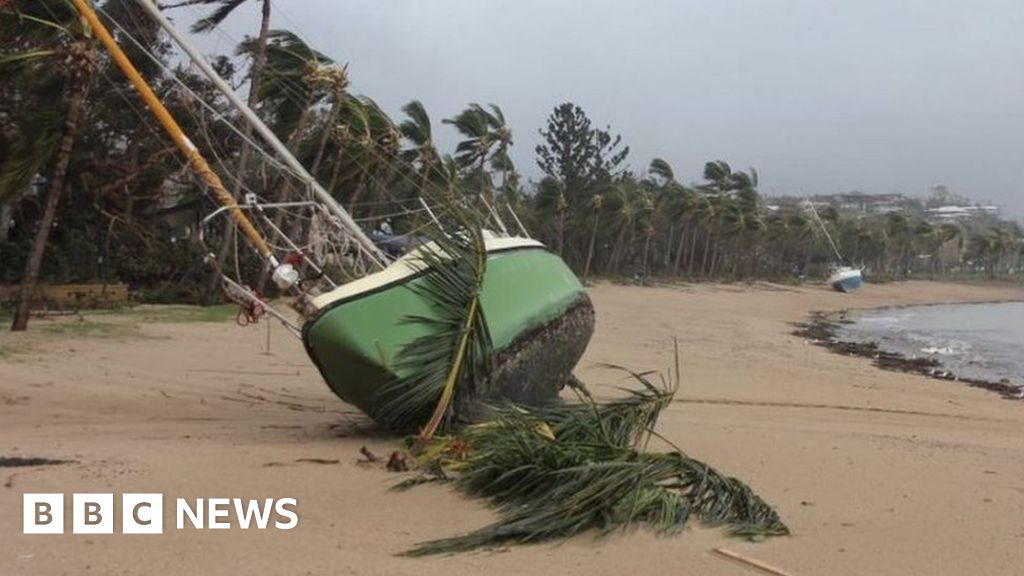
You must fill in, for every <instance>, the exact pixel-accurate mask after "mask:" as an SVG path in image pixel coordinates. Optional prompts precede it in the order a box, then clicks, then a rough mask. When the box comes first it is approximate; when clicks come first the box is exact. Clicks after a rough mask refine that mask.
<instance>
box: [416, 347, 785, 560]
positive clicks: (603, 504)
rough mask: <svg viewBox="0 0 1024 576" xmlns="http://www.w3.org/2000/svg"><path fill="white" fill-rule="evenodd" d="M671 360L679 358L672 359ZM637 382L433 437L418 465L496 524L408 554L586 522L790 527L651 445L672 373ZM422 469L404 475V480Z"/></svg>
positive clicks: (544, 535)
mask: <svg viewBox="0 0 1024 576" xmlns="http://www.w3.org/2000/svg"><path fill="white" fill-rule="evenodd" d="M677 364H678V363H677ZM631 374H632V376H633V377H634V378H635V379H636V380H637V381H638V382H639V383H640V384H641V385H642V387H641V389H639V390H629V391H628V395H627V396H626V397H625V398H622V399H619V400H614V401H611V402H607V403H597V402H595V401H594V400H593V399H592V398H591V397H590V396H589V394H585V393H581V394H580V399H581V401H580V402H578V403H573V404H561V405H555V406H547V407H544V408H525V407H520V406H512V405H506V406H502V407H498V408H496V409H495V410H494V413H493V415H492V418H491V419H490V420H489V421H487V422H483V423H480V424H475V425H472V426H468V427H466V428H465V429H464V430H462V431H461V433H459V434H457V435H452V436H447V437H443V438H442V437H439V438H436V439H435V440H434V441H433V442H432V443H431V444H430V445H429V446H427V447H426V449H425V450H424V452H423V454H422V455H421V458H420V465H421V467H424V468H425V469H427V470H429V471H431V474H433V475H434V476H435V477H438V478H442V479H448V478H449V477H450V476H452V477H454V482H455V484H456V486H457V487H458V488H459V489H460V490H462V491H464V492H466V493H468V494H471V495H474V496H479V497H483V498H487V499H488V500H490V501H491V502H492V503H493V504H495V505H496V506H497V508H498V511H499V513H500V516H501V518H500V520H498V521H497V522H496V523H494V524H491V525H490V526H486V527H484V528H481V529H480V530H477V531H474V532H471V533H469V534H466V535H463V536H457V537H453V538H444V539H440V540H433V541H430V542H425V543H422V544H419V545H418V546H416V547H415V548H414V549H412V550H410V551H409V552H407V554H409V555H413V556H422V555H428V554H439V553H451V552H461V551H467V550H473V549H477V548H481V547H488V546H496V545H503V544H524V543H533V542H541V541H544V540H550V539H555V538H567V537H570V536H573V535H576V534H579V533H580V532H583V531H585V530H590V529H598V530H601V531H603V532H609V531H611V530H614V529H616V528H627V527H629V526H631V525H634V524H638V525H644V526H646V527H648V528H650V529H651V530H653V531H655V532H657V533H664V534H670V533H675V532H678V531H679V530H681V529H682V528H683V527H684V526H685V525H686V523H687V522H688V521H689V519H690V518H691V517H693V516H696V517H698V518H699V519H700V520H701V521H702V522H703V523H705V524H707V525H712V526H719V525H727V526H729V527H730V533H732V534H735V535H743V536H747V537H751V538H759V537H764V536H774V535H782V534H788V533H789V530H788V529H787V528H786V526H785V524H783V523H782V521H781V519H780V518H779V516H778V514H777V513H776V512H775V511H774V510H773V509H772V508H771V507H770V506H769V505H768V504H766V503H765V502H764V501H763V500H761V498H760V497H758V496H757V495H756V494H754V493H753V491H752V490H751V489H750V488H749V487H747V486H746V485H745V484H744V483H742V482H740V481H739V480H737V479H735V478H729V477H726V476H723V475H722V474H720V473H719V472H717V471H716V470H714V469H713V468H711V467H710V466H708V465H707V464H704V463H702V462H700V461H698V460H696V459H693V458H691V457H689V456H687V455H686V454H685V453H683V452H682V451H681V450H679V449H675V450H674V451H670V452H648V451H647V450H646V444H647V443H648V441H649V439H650V438H651V436H652V435H654V436H657V434H656V433H655V432H654V430H653V427H654V425H655V423H656V422H657V419H658V416H659V415H660V413H661V411H662V410H663V409H664V408H665V407H666V406H668V405H669V403H670V402H671V401H672V397H673V395H674V393H675V387H676V382H677V375H678V369H677V370H676V376H674V377H673V378H672V379H671V382H670V383H664V382H663V383H662V384H661V385H660V386H659V385H656V384H654V383H653V382H651V380H650V379H649V378H648V375H647V374H639V373H632V372H631ZM424 480H425V477H424V476H421V477H419V478H414V479H412V480H410V481H407V482H405V483H402V484H400V485H399V487H409V486H412V485H415V484H419V483H421V482H423V481H424Z"/></svg>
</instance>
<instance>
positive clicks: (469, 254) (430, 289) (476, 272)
mask: <svg viewBox="0 0 1024 576" xmlns="http://www.w3.org/2000/svg"><path fill="white" fill-rule="evenodd" d="M447 209H448V212H449V214H450V216H451V224H450V227H446V228H445V229H443V230H438V231H437V232H436V233H435V234H434V235H433V239H432V243H431V244H430V245H427V246H426V247H425V248H424V249H422V250H421V251H420V255H419V258H418V260H417V262H416V265H417V267H419V268H420V270H422V272H423V274H424V282H423V283H422V284H418V285H417V286H416V287H414V288H411V289H412V290H415V291H416V292H417V293H418V295H419V296H420V297H422V298H424V299H425V300H427V301H429V302H430V303H431V304H432V308H433V312H434V314H432V315H430V316H415V317H410V318H407V319H406V321H407V322H414V323H419V324H423V325H424V326H426V327H427V330H428V334H427V335H425V336H422V337H420V338H417V339H416V340H413V341H412V342H411V343H410V344H409V345H407V346H406V347H404V348H403V349H402V350H400V351H399V353H398V355H397V357H396V360H395V367H396V371H397V372H398V373H400V374H406V375H407V376H405V377H403V378H400V379H397V380H396V381H394V382H392V383H390V384H389V385H387V386H385V387H384V388H383V389H382V390H381V410H380V414H379V420H380V421H381V422H382V423H383V424H384V425H385V426H387V427H389V428H391V429H395V430H410V429H415V428H416V427H419V426H422V429H421V430H420V434H419V437H418V438H419V440H418V445H419V446H422V445H423V444H425V443H426V442H427V441H429V440H430V438H431V437H433V435H434V433H435V432H436V431H437V430H439V429H440V428H442V425H443V424H444V422H445V420H450V419H451V417H452V416H453V412H454V411H455V408H456V407H457V406H460V405H463V404H464V403H465V402H466V401H468V399H469V398H471V397H472V396H473V395H474V394H475V393H476V392H477V387H478V384H479V383H480V382H482V380H483V379H484V377H485V376H486V375H487V374H488V372H489V362H490V357H491V338H490V333H489V332H488V329H487V322H486V320H485V318H484V315H483V310H482V308H481V305H480V295H481V291H482V288H483V279H484V273H485V272H486V269H487V251H486V248H485V246H484V239H483V232H482V230H481V227H480V225H479V223H478V221H477V219H478V218H479V216H478V215H477V214H475V213H474V212H473V211H472V210H469V209H468V208H466V207H464V206H461V205H460V204H459V203H458V202H456V201H451V202H449V203H448V205H447Z"/></svg>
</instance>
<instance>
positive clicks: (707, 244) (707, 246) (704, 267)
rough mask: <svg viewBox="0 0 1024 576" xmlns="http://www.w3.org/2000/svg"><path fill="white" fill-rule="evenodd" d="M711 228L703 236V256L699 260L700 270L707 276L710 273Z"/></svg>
mask: <svg viewBox="0 0 1024 576" xmlns="http://www.w3.org/2000/svg"><path fill="white" fill-rule="evenodd" d="M711 236H712V233H711V230H708V231H707V234H705V236H704V258H703V259H702V260H701V261H700V267H701V272H702V273H703V274H704V275H705V276H708V275H710V274H711V263H712V262H711Z"/></svg>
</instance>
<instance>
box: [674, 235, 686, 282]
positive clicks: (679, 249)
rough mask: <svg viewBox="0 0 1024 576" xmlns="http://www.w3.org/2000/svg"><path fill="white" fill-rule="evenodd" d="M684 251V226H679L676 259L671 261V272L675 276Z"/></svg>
mask: <svg viewBox="0 0 1024 576" xmlns="http://www.w3.org/2000/svg"><path fill="white" fill-rule="evenodd" d="M685 252H686V227H685V226H681V227H680V229H679V245H678V246H676V259H675V262H673V263H672V273H673V274H675V275H676V276H678V275H679V265H680V264H682V261H683V254H684V253H685Z"/></svg>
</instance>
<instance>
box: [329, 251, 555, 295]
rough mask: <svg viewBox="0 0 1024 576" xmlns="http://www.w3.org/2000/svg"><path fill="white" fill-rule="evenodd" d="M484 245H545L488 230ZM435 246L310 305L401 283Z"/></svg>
mask: <svg viewBox="0 0 1024 576" xmlns="http://www.w3.org/2000/svg"><path fill="white" fill-rule="evenodd" d="M484 245H485V246H486V247H487V252H488V253H490V252H497V251H501V250H509V249H511V248H543V247H544V244H542V243H540V242H538V241H536V240H531V239H530V238H521V237H518V236H512V237H508V238H502V237H498V236H493V235H491V234H489V233H485V235H484ZM433 246H436V245H435V244H434V243H433V242H430V243H427V244H424V245H423V246H420V247H418V248H416V249H414V250H411V251H409V253H408V254H406V255H404V256H402V257H401V258H399V259H398V260H395V261H394V262H392V263H391V265H389V266H388V267H387V268H385V269H383V270H381V271H380V272H375V273H373V274H370V275H369V276H363V277H362V278H358V279H356V280H353V281H351V282H349V283H348V284H343V285H341V286H338V287H337V288H335V289H334V290H331V291H330V292H327V293H325V294H321V295H319V296H317V297H316V298H314V299H313V306H315V307H316V308H317V309H318V310H322V309H323V308H325V307H327V306H329V305H330V304H331V303H333V302H337V301H338V300H342V299H345V298H352V297H354V296H358V295H359V294H362V293H364V292H370V291H373V290H375V289H377V288H380V287H381V286H387V285H389V284H393V283H397V282H401V281H402V280H404V279H405V278H408V277H410V276H413V275H415V274H416V273H417V272H418V271H419V269H418V268H417V266H416V259H417V257H418V256H419V255H420V254H421V253H422V252H423V251H424V250H429V249H430V248H431V247H433Z"/></svg>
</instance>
